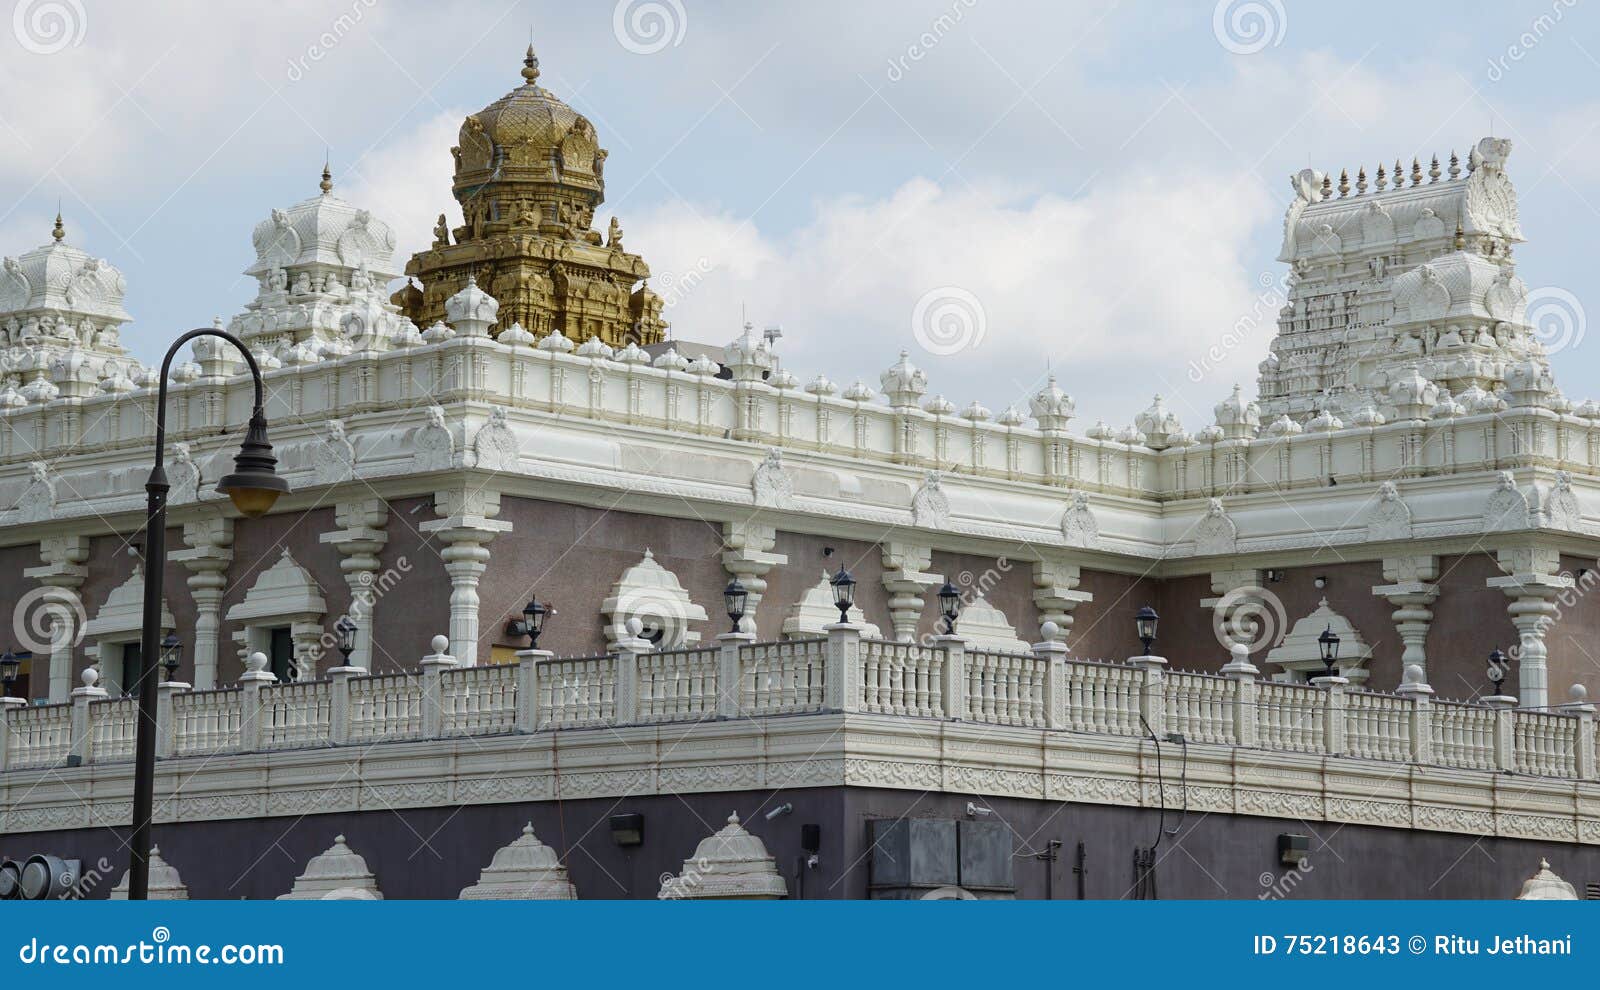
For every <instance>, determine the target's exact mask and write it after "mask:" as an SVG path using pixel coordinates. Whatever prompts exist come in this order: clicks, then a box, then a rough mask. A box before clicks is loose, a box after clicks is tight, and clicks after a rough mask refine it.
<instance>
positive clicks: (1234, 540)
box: [1194, 498, 1239, 555]
mask: <svg viewBox="0 0 1600 990" xmlns="http://www.w3.org/2000/svg"><path fill="white" fill-rule="evenodd" d="M1238 545H1239V527H1238V526H1236V525H1235V524H1234V522H1233V520H1232V519H1229V518H1228V510H1227V509H1226V508H1225V507H1224V506H1223V504H1222V499H1220V498H1213V499H1208V500H1207V501H1206V514H1205V515H1204V516H1203V517H1201V519H1200V521H1199V522H1198V523H1196V524H1195V527H1194V552H1195V553H1197V554H1201V555H1212V554H1227V553H1233V552H1234V549H1235V548H1236V547H1237V546H1238Z"/></svg>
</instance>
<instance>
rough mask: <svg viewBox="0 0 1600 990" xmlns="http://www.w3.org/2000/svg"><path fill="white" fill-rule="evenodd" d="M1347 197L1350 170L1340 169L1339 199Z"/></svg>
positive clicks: (1348, 193)
mask: <svg viewBox="0 0 1600 990" xmlns="http://www.w3.org/2000/svg"><path fill="white" fill-rule="evenodd" d="M1348 195H1350V170H1349V169H1347V168H1341V169H1340V170H1339V198H1340V199H1344V198H1345V197H1346V196H1348Z"/></svg>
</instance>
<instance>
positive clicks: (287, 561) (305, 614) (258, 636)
mask: <svg viewBox="0 0 1600 990" xmlns="http://www.w3.org/2000/svg"><path fill="white" fill-rule="evenodd" d="M327 613H328V603H327V601H326V600H325V599H324V598H323V597H322V587H321V586H320V585H318V584H317V582H316V579H315V578H313V577H312V576H311V573H310V572H309V571H307V570H306V569H305V568H304V567H301V566H300V565H299V564H297V563H295V560H294V558H293V557H292V556H290V554H289V548H288V547H284V548H283V555H282V556H281V557H279V558H278V560H277V562H276V563H274V564H273V565H272V566H271V567H269V568H267V569H266V570H264V571H262V572H261V573H260V574H259V575H258V576H257V577H256V581H255V584H252V585H251V586H250V590H249V591H247V592H245V595H244V600H243V601H241V602H239V603H238V604H237V605H234V606H233V607H232V608H230V609H228V614H227V616H226V618H227V620H228V621H229V622H236V623H239V624H240V628H238V629H236V630H234V633H233V641H234V642H235V643H237V644H239V658H240V659H243V658H245V657H247V656H249V655H250V654H252V653H258V652H259V653H268V652H270V650H271V649H272V630H273V629H275V628H281V627H283V626H288V627H289V635H290V636H291V637H293V639H294V654H295V658H296V659H297V660H299V661H301V662H302V663H308V664H310V665H312V667H311V670H312V671H314V670H315V664H316V661H317V659H318V655H319V653H320V652H321V648H322V644H321V639H322V618H323V616H325V615H326V614H327ZM307 673H311V671H307ZM302 679H309V678H308V677H304V676H302Z"/></svg>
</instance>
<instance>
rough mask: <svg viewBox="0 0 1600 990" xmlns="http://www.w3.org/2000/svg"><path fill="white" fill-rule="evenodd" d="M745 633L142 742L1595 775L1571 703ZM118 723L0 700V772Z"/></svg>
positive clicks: (538, 658) (286, 700) (230, 706)
mask: <svg viewBox="0 0 1600 990" xmlns="http://www.w3.org/2000/svg"><path fill="white" fill-rule="evenodd" d="M751 640H752V637H750V636H748V635H745V634H729V635H726V636H722V637H719V641H718V642H717V643H716V644H715V645H713V646H707V647H702V648H697V649H682V650H667V651H654V650H651V649H650V648H649V645H648V644H647V643H644V642H643V641H642V640H634V641H627V642H624V643H621V644H619V645H618V649H617V652H615V653H611V654H606V655H604V656H593V657H560V658H558V657H554V656H552V655H550V654H548V653H543V652H538V651H527V652H525V653H523V654H521V656H520V662H518V663H515V664H508V665H504V666H484V667H470V668H458V667H456V666H455V661H454V660H453V659H451V658H450V657H448V656H444V655H443V654H433V655H430V656H428V657H425V658H423V661H422V665H421V669H420V672H419V673H407V674H387V675H382V676H369V675H367V674H365V673H364V672H363V671H361V670H359V669H356V668H335V669H334V670H333V671H330V673H329V675H328V679H327V680H319V681H310V682H304V683H294V684H276V683H274V682H273V678H272V676H271V675H270V674H263V673H259V672H250V673H247V674H246V675H245V676H244V678H243V679H242V680H241V682H240V685H239V687H238V688H234V689H226V690H217V691H199V692H191V691H188V690H187V688H186V686H185V685H181V684H178V685H162V687H161V695H160V704H159V705H158V710H157V711H158V719H157V722H158V726H157V728H158V732H157V754H158V755H160V756H162V757H174V756H176V757H186V756H206V755H211V754H215V753H238V752H256V751H270V750H283V749H295V748H303V747H312V746H330V745H331V746H340V745H349V744H360V745H368V744H373V743H384V742H401V741H406V740H422V739H441V738H459V737H465V736H480V735H482V736H486V735H497V734H506V733H513V732H539V731H546V730H555V729H578V728H589V727H598V726H619V727H620V726H631V725H651V724H662V723H680V724H687V723H694V722H699V721H709V720H714V719H727V718H752V717H767V716H774V715H804V714H811V713H821V712H854V713H864V714H871V715H881V716H897V717H912V718H926V719H944V720H959V721H965V722H971V723H978V724H982V725H992V726H995V727H996V728H997V729H999V728H1005V729H1007V730H1011V729H1017V728H1021V729H1036V730H1065V731H1070V732H1078V733H1092V734H1096V735H1108V736H1122V737H1125V738H1132V739H1141V740H1142V739H1146V738H1150V737H1154V738H1156V739H1158V740H1163V741H1165V740H1167V739H1169V738H1173V737H1179V736H1181V737H1182V739H1183V740H1184V741H1185V742H1186V743H1188V744H1193V745H1217V746H1237V747H1244V748H1250V749H1258V750H1263V751H1275V752H1285V753H1304V754H1318V755H1331V756H1345V757H1350V758H1354V759H1363V760H1382V761H1388V762H1394V763H1414V764H1421V765H1433V766H1440V767H1447V768H1452V769H1460V770H1473V771H1481V770H1487V771H1508V772H1512V773H1518V774H1524V775H1528V776H1537V777H1550V778H1563V779H1582V780H1600V770H1597V767H1596V755H1595V751H1596V746H1597V744H1600V728H1597V724H1596V721H1597V720H1596V719H1595V717H1594V710H1593V709H1592V708H1591V707H1590V706H1588V705H1584V704H1573V705H1567V706H1563V707H1561V708H1559V709H1557V710H1553V711H1522V710H1516V709H1510V708H1504V707H1489V706H1485V705H1471V704H1461V703H1457V702H1447V701H1437V700H1434V699H1433V698H1432V697H1431V696H1430V692H1429V691H1427V689H1426V688H1425V687H1424V688H1422V689H1420V690H1418V689H1416V688H1415V687H1411V688H1410V690H1409V693H1406V692H1407V690H1408V688H1407V687H1402V689H1401V693H1397V694H1379V693H1374V692H1367V691H1358V690H1351V689H1349V688H1348V687H1347V686H1346V685H1344V684H1342V683H1334V684H1326V683H1325V684H1321V685H1317V686H1309V685H1303V684H1285V683H1279V682H1275V681H1265V680H1261V679H1260V677H1259V676H1258V675H1257V674H1255V673H1253V672H1251V669H1249V668H1247V669H1246V670H1245V671H1242V672H1241V671H1233V672H1231V673H1227V674H1223V675H1217V674H1199V673H1192V672H1181V671H1169V670H1167V669H1166V665H1165V663H1164V662H1163V661H1162V660H1160V659H1159V658H1153V657H1135V658H1133V659H1132V660H1130V661H1129V662H1127V663H1121V662H1105V661H1097V660H1076V659H1072V658H1070V657H1069V656H1068V655H1067V651H1066V649H1065V647H1063V646H1061V645H1060V644H1058V643H1049V642H1047V643H1040V644H1038V645H1037V646H1036V647H1035V648H1034V650H1033V651H1032V652H1031V653H1005V652H1000V651H993V650H982V649H968V648H967V646H966V643H965V642H964V641H963V640H961V639H959V638H956V637H940V638H939V639H937V640H936V641H935V642H934V643H932V644H921V643H906V642H886V641H882V640H870V639H863V638H862V637H861V635H860V630H859V628H858V627H854V626H832V627H830V628H829V631H828V636H827V638H823V639H797V640H785V641H782V642H770V643H756V642H753V641H751ZM439 642H441V643H442V642H443V639H442V637H441V638H440V640H439ZM136 718H137V713H136V711H135V707H134V703H133V701H132V700H131V699H123V698H118V699H108V698H107V697H106V695H105V692H104V691H101V690H99V689H96V688H94V687H92V686H91V687H86V688H83V689H79V690H77V691H74V692H73V700H72V703H70V704H66V705H50V706H41V707H26V706H21V705H19V704H18V703H16V702H13V701H7V702H5V703H0V729H3V731H0V769H4V770H30V769H44V768H54V767H61V766H72V765H77V764H83V763H105V762H113V761H117V760H126V759H130V758H131V757H132V755H133V747H134V738H135V728H136V724H137V723H136Z"/></svg>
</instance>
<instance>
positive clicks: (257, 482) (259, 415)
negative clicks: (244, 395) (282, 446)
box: [217, 403, 289, 519]
mask: <svg viewBox="0 0 1600 990" xmlns="http://www.w3.org/2000/svg"><path fill="white" fill-rule="evenodd" d="M277 464H278V459H277V458H276V457H274V456H272V444H271V443H269V442H268V441H267V416H266V413H265V412H264V411H263V410H262V408H261V406H260V404H259V403H258V404H257V406H256V411H255V414H254V415H252V416H251V417H250V427H249V429H248V430H246V431H245V435H244V442H243V443H241V444H239V453H238V455H237V456H235V457H234V459H233V473H232V474H229V475H224V476H223V478H222V480H221V481H219V482H217V491H219V492H222V493H223V494H225V495H227V496H228V498H230V499H232V500H233V506H234V508H236V509H238V510H239V512H240V513H242V514H243V515H245V516H246V517H248V518H252V519H253V518H255V517H256V516H264V515H266V514H267V511H268V510H269V509H271V508H272V505H273V503H274V502H276V501H278V496H279V495H282V494H283V493H284V492H286V491H288V490H289V483H288V482H287V481H285V480H284V479H283V478H281V477H279V476H278V473H277V471H276V470H275V468H276V466H277Z"/></svg>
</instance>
